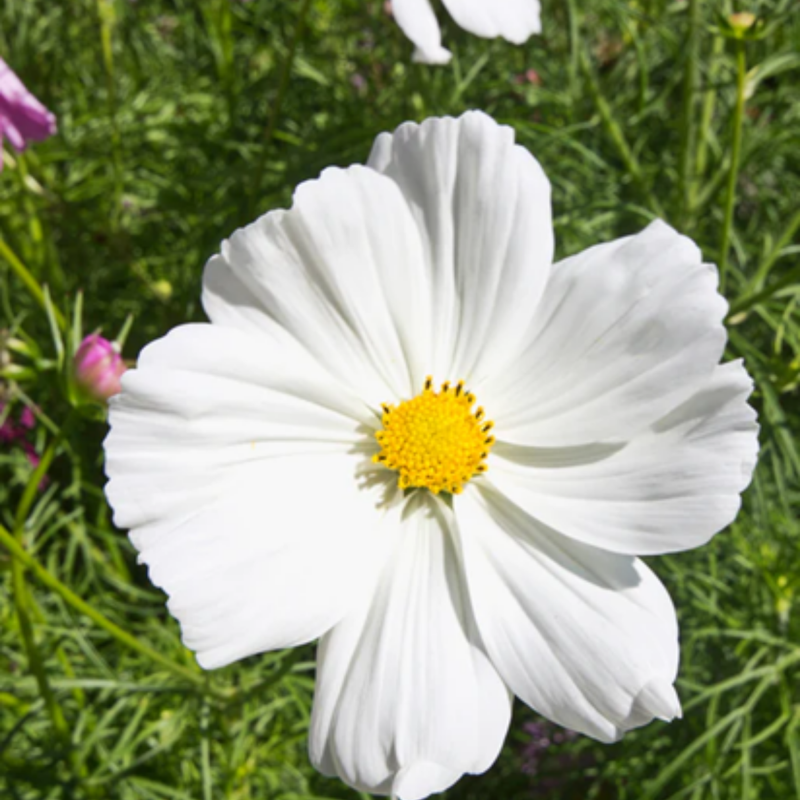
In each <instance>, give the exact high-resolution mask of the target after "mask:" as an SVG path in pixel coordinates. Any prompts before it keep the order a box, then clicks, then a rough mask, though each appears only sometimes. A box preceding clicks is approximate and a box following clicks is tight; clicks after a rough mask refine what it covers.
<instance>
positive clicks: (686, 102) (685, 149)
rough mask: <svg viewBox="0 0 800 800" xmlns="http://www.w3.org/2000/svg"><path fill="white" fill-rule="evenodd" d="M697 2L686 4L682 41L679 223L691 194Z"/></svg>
mask: <svg viewBox="0 0 800 800" xmlns="http://www.w3.org/2000/svg"><path fill="white" fill-rule="evenodd" d="M700 2H701V0H689V31H688V36H687V39H686V64H685V70H684V75H683V104H682V107H681V141H680V151H679V153H680V154H679V157H678V179H679V182H680V183H679V192H680V208H679V219H680V220H681V221H684V220H685V219H686V215H687V214H688V212H689V206H690V202H691V191H692V177H693V176H692V169H693V167H694V165H693V163H692V154H693V151H694V143H695V114H694V105H695V99H696V97H697V74H698V69H697V68H698V63H699V60H700V59H699V42H700Z"/></svg>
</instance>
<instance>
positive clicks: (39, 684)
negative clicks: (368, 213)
mask: <svg viewBox="0 0 800 800" xmlns="http://www.w3.org/2000/svg"><path fill="white" fill-rule="evenodd" d="M490 1H491V0H487V2H490ZM543 2H544V8H543V12H542V18H543V25H544V31H543V35H542V36H540V37H534V38H532V39H531V40H530V42H529V43H528V44H527V45H525V46H522V47H514V46H512V45H509V44H506V43H504V42H500V41H484V40H480V39H477V38H475V37H472V36H469V35H468V34H466V33H464V32H463V31H461V30H459V29H458V28H457V27H456V26H455V25H454V24H452V22H451V21H450V20H449V18H448V17H447V15H446V13H445V12H444V11H443V10H442V9H441V8H439V9H438V13H439V19H440V21H441V22H442V24H443V39H444V43H445V45H446V46H448V47H449V48H451V49H452V50H453V52H454V58H453V61H452V63H451V64H450V65H448V66H445V67H426V66H421V65H415V64H412V63H411V59H410V56H411V51H412V46H411V44H410V43H409V42H408V41H407V40H406V39H405V38H404V37H403V35H402V33H401V32H400V30H399V29H398V27H397V26H396V25H395V24H394V22H393V20H392V19H391V17H390V16H389V14H388V13H387V8H386V7H385V5H384V3H383V0H379V1H376V0H309V1H308V2H307V1H306V0H296V1H295V2H289V1H288V0H251V1H250V2H245V1H244V0H205V1H201V0H196V1H195V2H189V0H138V2H134V1H133V0H61V1H60V2H55V3H54V2H52V0H3V1H2V5H0V56H2V57H3V58H4V59H5V60H6V61H7V62H8V63H9V64H10V65H11V66H12V68H13V69H14V70H15V71H16V72H17V73H18V74H19V75H20V77H21V78H22V79H23V80H24V81H25V83H26V84H27V86H28V87H29V88H30V89H31V91H33V92H34V93H35V94H36V95H37V96H38V97H39V98H40V99H41V100H42V102H44V103H45V104H46V105H47V106H48V107H49V108H50V109H51V110H52V111H54V112H55V113H56V115H57V117H58V124H59V133H58V135H57V136H55V137H53V138H52V139H50V140H48V141H46V142H43V143H40V144H36V145H33V146H32V147H31V148H30V149H29V150H28V151H27V153H26V154H25V155H24V157H22V158H21V157H19V156H18V155H17V154H15V153H13V152H11V151H8V150H7V157H6V159H5V161H6V164H5V169H4V170H3V172H2V173H0V241H1V242H2V250H1V251H0V329H2V333H0V369H1V370H2V371H0V400H1V401H2V402H4V403H5V406H4V411H3V414H4V415H5V417H9V416H15V415H18V414H19V412H20V411H21V409H23V408H24V407H25V406H30V407H34V408H35V409H36V414H37V425H36V427H35V428H34V429H33V431H31V433H30V442H31V444H32V445H33V446H34V447H35V448H36V450H37V452H38V453H39V454H40V455H44V456H45V461H47V459H48V454H49V457H52V463H51V464H50V466H49V468H48V470H47V473H48V474H47V477H46V478H45V479H44V480H43V481H41V483H40V475H38V474H37V475H33V472H32V466H31V464H30V461H29V459H28V458H26V454H25V452H24V451H23V450H22V449H21V448H19V447H16V448H15V447H13V446H10V445H8V444H6V445H4V446H3V449H2V451H0V522H2V525H3V526H4V528H6V529H8V530H9V531H12V532H13V534H14V535H15V536H16V538H17V540H18V541H19V542H21V544H22V547H23V548H24V550H25V551H27V552H28V553H30V554H32V555H33V556H34V557H35V559H36V560H37V564H38V566H37V564H33V563H28V565H27V566H28V567H29V569H28V570H27V574H26V575H23V574H22V570H21V569H19V568H15V570H12V568H11V558H10V557H9V554H8V552H7V550H6V549H5V548H3V547H2V546H0V797H2V798H15V799H16V798H24V799H25V800H28V799H31V800H32V799H33V798H37V799H38V798H121V799H122V800H134V798H152V799H153V800H156V798H158V799H159V800H160V799H161V798H164V799H167V798H169V799H173V798H174V799H175V800H178V799H180V800H188V799H189V798H191V799H192V800H211V799H212V798H231V800H249V799H250V798H252V799H253V800H256V798H257V799H258V800H265V799H266V798H276V799H277V798H280V800H300V799H301V798H303V799H304V800H310V799H311V798H354V797H357V796H359V795H358V793H356V792H353V791H352V790H350V789H348V788H347V787H346V786H344V785H343V784H341V783H340V782H338V781H336V780H330V779H327V778H324V777H322V776H320V775H318V774H316V773H315V772H314V770H313V769H312V768H311V767H310V765H309V764H308V760H307V756H306V734H307V726H308V716H309V707H310V699H311V693H312V689H313V677H314V667H313V648H312V647H307V648H302V649H300V650H298V651H295V652H292V653H274V654H268V655H265V656H261V657H256V658H250V659H247V660H246V661H244V662H242V663H241V664H239V665H236V666H233V667H229V668H225V669H223V670H219V671H217V672H215V673H212V674H210V675H206V674H204V673H201V671H200V670H199V668H197V666H196V665H195V663H194V660H193V657H192V655H191V654H190V653H188V652H187V651H185V650H184V649H183V648H182V646H181V644H180V640H179V636H178V629H177V625H176V624H175V622H174V621H173V620H172V619H171V618H169V617H168V616H167V614H166V613H165V609H164V597H163V595H161V594H160V593H159V592H158V591H157V590H154V589H153V588H152V587H151V586H150V584H149V583H148V581H147V578H146V575H145V573H144V571H143V570H142V569H141V568H139V567H137V566H136V562H135V556H134V553H133V551H132V548H131V546H130V545H129V544H128V542H127V540H126V538H125V536H124V534H123V533H122V532H119V531H117V530H115V529H114V528H113V526H112V524H111V522H110V519H109V512H108V509H107V507H106V505H105V502H104V499H103V495H102V485H103V482H104V478H103V475H102V458H101V450H100V443H101V441H102V437H103V435H104V433H105V427H104V420H103V415H102V413H101V412H100V411H99V410H98V411H97V412H95V413H88V412H86V411H85V410H84V411H81V412H80V413H78V414H77V415H76V414H74V413H70V404H69V392H68V375H67V373H68V366H67V362H68V358H67V356H68V355H69V350H70V347H74V341H72V339H74V336H75V334H74V333H73V332H71V331H70V330H69V327H68V324H67V325H65V326H63V327H61V328H60V327H59V322H58V314H59V313H60V314H63V316H64V317H65V319H66V320H67V323H69V321H70V320H72V318H73V316H74V314H75V313H76V303H78V302H79V301H78V298H79V292H81V291H82V292H83V328H84V331H85V332H89V331H92V330H95V329H97V328H102V331H103V333H104V335H106V336H108V337H109V338H112V337H113V336H114V335H116V334H117V332H118V331H119V330H120V328H121V327H122V326H123V324H124V322H125V320H126V318H127V317H128V315H133V324H132V327H131V329H130V334H129V336H128V338H127V342H126V344H125V351H124V352H125V355H126V357H128V358H131V359H133V358H135V355H136V353H137V352H138V350H139V349H140V348H141V346H143V345H144V344H145V343H146V342H148V341H149V340H151V339H153V338H155V337H157V336H160V335H162V334H163V333H165V332H166V331H167V330H168V329H169V328H170V327H172V326H174V325H176V324H179V323H181V322H184V321H186V320H192V319H202V310H201V308H200V305H199V289H200V276H201V270H202V267H203V265H204V263H205V261H206V259H207V258H208V257H209V256H210V255H211V254H212V253H214V252H215V251H216V250H217V248H218V247H219V243H220V241H221V240H222V239H223V238H224V237H226V236H228V235H229V234H230V233H231V232H232V231H233V230H234V228H236V227H237V226H239V225H242V224H244V223H246V222H249V221H251V220H252V219H253V218H255V217H256V216H257V215H258V214H260V213H263V212H265V211H267V210H269V209H272V208H278V207H284V206H286V205H288V204H289V203H290V202H291V193H292V190H293V188H294V187H295V186H296V185H297V184H298V183H299V182H300V181H302V180H305V179H308V178H313V177H315V176H316V175H318V173H319V172H320V170H321V169H322V168H324V167H326V166H329V165H334V164H338V165H346V164H349V163H353V162H363V161H364V160H365V159H366V156H367V154H368V152H369V148H370V145H371V142H372V140H373V138H374V137H375V135H376V134H377V133H378V132H380V131H383V130H391V129H392V128H394V127H395V126H396V125H398V124H399V123H401V122H403V121H405V120H408V119H416V120H419V119H422V118H424V117H426V116H430V115H442V114H459V113H460V112H462V111H463V110H465V109H468V108H481V109H484V110H485V111H487V112H489V113H490V114H492V115H493V116H494V117H495V118H497V119H498V120H500V121H503V122H506V123H508V124H510V125H512V126H513V127H514V128H515V129H516V133H517V138H518V141H520V142H521V143H522V144H524V145H525V146H526V147H528V148H529V149H530V150H531V151H532V152H533V153H534V154H535V155H536V157H537V158H538V159H539V160H540V161H541V163H542V165H543V166H544V168H545V170H546V172H547V173H548V175H549V177H550V179H551V181H552V183H553V203H554V212H555V228H556V237H557V252H558V255H559V256H564V255H568V254H570V253H573V252H576V251H578V250H581V249H583V248H585V247H587V246H589V245H592V244H595V243H597V242H600V241H603V240H607V239H611V238H614V237H617V236H620V235H624V234H628V233H632V232H635V231H637V230H639V229H641V228H642V227H644V226H645V225H646V223H647V222H648V221H649V220H650V219H652V218H654V217H655V216H662V217H664V218H665V219H667V220H668V221H669V222H670V223H671V224H672V225H674V226H676V227H678V228H679V229H680V230H681V231H683V232H685V233H687V234H688V235H690V236H692V237H693V238H694V239H695V240H696V241H697V242H698V243H699V244H700V246H701V247H702V249H703V252H704V255H705V257H706V258H707V259H708V260H710V261H714V262H716V263H718V264H724V265H725V266H724V272H725V281H724V284H725V285H724V291H725V294H726V295H727V297H728V298H729V301H730V303H731V313H730V315H729V318H728V323H729V328H730V344H729V352H728V356H729V357H744V358H745V359H746V363H747V366H748V369H749V371H750V372H751V374H752V375H753V376H754V378H755V380H756V384H757V388H756V392H755V394H754V397H753V399H752V403H753V404H754V405H755V406H756V408H757V409H758V411H759V416H760V422H761V426H762V432H761V441H762V453H761V460H760V464H759V467H758V470H757V473H756V477H755V480H754V483H753V485H752V486H751V488H750V489H749V490H748V492H747V494H746V496H745V500H744V508H743V511H742V513H741V514H740V516H739V518H738V520H737V522H736V523H735V524H734V525H733V526H732V527H731V529H729V530H728V531H726V532H723V533H722V534H720V535H719V536H717V537H716V538H715V539H714V540H713V541H712V543H711V544H709V545H708V546H707V547H704V548H702V549H700V550H698V551H695V552H691V553H685V554H680V555H675V556H668V557H663V558H658V559H651V560H650V563H651V565H652V566H653V567H654V569H655V570H656V571H657V572H658V574H659V575H660V576H661V577H662V578H663V580H664V581H665V583H666V584H667V585H668V587H669V589H670V591H671V593H672V595H673V598H674V600H675V603H676V605H677V608H678V613H679V617H680V622H681V630H682V665H681V672H680V678H679V681H678V688H679V693H680V695H681V697H682V700H683V704H684V719H683V720H682V721H676V722H674V723H672V724H671V725H665V724H663V723H660V722H656V723H653V724H651V725H650V726H648V727H647V728H645V729H642V730H639V731H635V732H632V733H630V734H629V735H628V736H627V737H626V738H625V739H624V741H622V742H621V743H619V744H616V745H613V746H604V745H600V744H598V743H595V742H593V741H591V740H589V739H586V738H573V737H569V736H567V737H565V736H564V735H563V734H560V733H558V732H557V731H556V729H555V728H552V727H549V726H547V725H546V724H544V723H543V722H542V721H541V720H540V719H538V718H537V717H536V716H535V715H534V714H533V713H532V712H531V711H530V710H528V709H526V708H524V707H522V706H521V705H519V704H518V705H517V708H516V713H515V720H514V723H513V725H512V730H511V733H510V735H509V737H508V741H507V744H506V747H505V749H504V751H503V753H502V755H501V757H500V759H499V761H498V763H497V764H496V765H495V766H494V767H493V768H492V769H491V770H490V771H489V772H488V773H487V774H486V775H483V776H479V777H465V778H464V779H462V781H461V782H460V783H459V784H457V786H456V787H455V788H454V789H452V790H451V791H449V792H448V793H447V797H448V798H453V799H455V798H475V800H477V799H478V798H497V799H498V800H506V798H512V799H514V800H516V798H520V799H521V798H554V799H555V798H559V799H560V800H570V799H573V798H575V799H577V798H581V800H583V799H584V798H608V799H609V800H610V799H612V798H621V799H624V798H630V799H633V798H636V800H656V798H658V799H659V800H661V799H662V798H663V799H664V800H666V799H667V798H671V799H672V800H678V798H686V799H687V800H700V799H701V798H703V799H705V798H708V799H709V800H723V799H727V798H730V799H734V798H736V799H737V800H738V799H743V800H788V799H789V798H800V690H799V689H798V685H797V678H798V674H800V673H799V668H800V624H799V623H798V616H797V597H798V591H799V590H800V559H799V558H798V541H799V539H798V533H799V531H798V528H799V527H800V526H799V524H798V521H797V520H798V507H800V496H799V495H798V478H799V477H800V447H798V436H797V433H798V430H800V428H799V427H798V395H797V385H798V375H799V374H800V310H799V309H798V300H799V299H800V271H799V270H798V257H797V255H798V252H800V236H799V235H798V228H799V227H800V202H799V200H798V198H800V147H799V146H798V145H800V14H797V13H796V12H797V7H796V5H795V3H794V2H789V0H773V1H772V2H766V0H749V2H748V3H746V4H745V3H738V4H736V5H734V4H733V3H730V2H722V1H721V0H674V1H673V2H666V0H638V1H637V0H543ZM734 11H748V12H752V13H754V14H756V15H757V16H758V22H757V23H756V25H754V26H753V27H752V28H751V29H750V30H749V31H748V33H747V35H746V37H745V38H744V39H736V38H735V37H734V36H733V32H732V31H731V30H730V29H729V28H728V26H727V23H726V19H727V17H728V16H729V15H730V14H731V13H732V12H734ZM737 101H738V102H737ZM737 139H738V140H739V144H740V147H739V145H737ZM20 267H22V269H20ZM24 270H27V271H28V272H29V273H30V275H32V276H33V278H34V280H35V282H36V283H37V284H40V285H42V286H46V287H47V291H48V292H49V295H50V297H51V301H50V302H48V301H47V300H46V298H44V300H43V298H42V297H38V298H37V296H36V294H35V292H33V293H32V292H31V291H29V288H30V287H29V286H27V285H26V284H25V282H23V281H22V280H20V277H19V276H20V274H22V272H23V271H24ZM43 306H45V307H43ZM48 309H49V314H48ZM55 309H58V310H55ZM78 310H79V309H78ZM48 317H49V318H50V319H48ZM54 329H55V330H56V331H59V332H58V335H56V336H54V334H53V330H54ZM59 340H63V341H64V343H65V347H66V353H65V354H60V352H59V344H58V342H59ZM9 341H11V343H12V344H9ZM20 343H21V344H20ZM65 424H67V425H68V427H65ZM65 589H66V591H65ZM69 590H71V591H72V592H73V593H74V595H70V594H69ZM75 596H77V598H78V599H79V600H80V599H81V598H82V599H83V600H84V601H85V602H86V604H87V606H86V607H85V608H84V607H81V606H80V604H79V602H75V600H74V597H75ZM20 604H21V613H20V608H17V606H20ZM115 625H116V626H119V627H118V628H117V627H114V626H115ZM126 636H127V637H128V638H127V639H126V638H125V637H126ZM31 653H34V656H33V663H32V662H31V658H32V656H31ZM158 658H160V659H161V660H158ZM558 739H561V740H562V741H558ZM362 796H363V795H362Z"/></svg>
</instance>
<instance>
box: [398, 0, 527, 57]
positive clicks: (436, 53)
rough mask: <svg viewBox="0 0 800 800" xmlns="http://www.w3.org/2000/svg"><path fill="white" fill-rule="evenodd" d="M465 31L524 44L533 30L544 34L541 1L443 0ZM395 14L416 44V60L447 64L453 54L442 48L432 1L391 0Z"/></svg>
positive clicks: (401, 26)
mask: <svg viewBox="0 0 800 800" xmlns="http://www.w3.org/2000/svg"><path fill="white" fill-rule="evenodd" d="M443 2H444V5H445V7H446V8H447V10H448V11H449V12H450V15H451V16H452V17H453V19H454V20H455V21H456V24H457V25H458V26H459V27H461V28H463V29H464V30H465V31H469V32H470V33H474V34H475V35H476V36H482V37H484V38H486V39H493V38H495V37H496V36H500V37H501V38H503V39H505V40H506V41H509V42H511V43H512V44H523V43H524V42H525V41H527V39H528V37H529V36H530V35H531V34H532V33H541V30H542V24H541V21H540V11H541V6H540V5H539V0H443ZM391 3H392V5H391V8H392V14H393V15H394V18H395V19H396V20H397V24H398V25H399V26H400V28H401V29H402V31H403V33H405V35H406V36H408V38H409V39H411V41H412V42H413V43H414V46H415V50H414V61H421V62H423V63H425V64H446V63H447V62H448V61H449V60H450V57H451V53H450V51H449V50H447V49H446V48H444V47H442V33H441V30H440V29H439V23H438V22H437V21H436V14H434V12H433V6H432V5H431V2H430V0H391Z"/></svg>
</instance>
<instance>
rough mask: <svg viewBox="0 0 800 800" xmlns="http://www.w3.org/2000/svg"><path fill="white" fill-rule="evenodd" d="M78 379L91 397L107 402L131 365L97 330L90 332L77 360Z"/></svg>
mask: <svg viewBox="0 0 800 800" xmlns="http://www.w3.org/2000/svg"><path fill="white" fill-rule="evenodd" d="M73 367H74V369H75V383H76V384H77V385H78V387H79V388H80V389H81V391H82V392H83V393H84V394H85V395H86V396H87V397H89V398H90V399H92V400H95V401H97V402H98V403H105V402H106V401H107V400H108V398H109V397H113V396H114V395H115V394H118V393H119V392H120V391H121V389H122V386H121V385H120V382H119V379H120V378H121V377H122V374H123V373H124V372H125V370H126V369H127V367H126V366H125V362H124V361H123V360H122V356H120V354H119V352H118V351H117V349H116V347H115V346H114V345H113V344H112V343H111V342H109V341H108V339H104V338H103V337H102V336H100V335H99V334H97V333H92V334H90V335H89V336H87V337H86V338H85V339H84V340H83V341H82V342H81V346H80V347H79V348H78V351H77V352H76V353H75V358H74V360H73Z"/></svg>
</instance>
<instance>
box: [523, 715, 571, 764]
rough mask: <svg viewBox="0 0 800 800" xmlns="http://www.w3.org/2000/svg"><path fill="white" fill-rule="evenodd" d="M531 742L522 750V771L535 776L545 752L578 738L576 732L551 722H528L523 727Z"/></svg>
mask: <svg viewBox="0 0 800 800" xmlns="http://www.w3.org/2000/svg"><path fill="white" fill-rule="evenodd" d="M523 730H524V731H525V733H527V734H528V736H530V741H529V742H528V743H527V744H526V745H525V747H524V748H523V749H522V759H523V764H522V771H523V772H526V773H528V774H529V775H535V774H536V772H537V771H538V769H539V762H540V761H541V759H542V756H543V755H544V753H545V751H546V750H547V749H548V748H549V747H551V746H552V745H559V744H564V743H565V742H571V741H573V740H574V739H577V738H578V734H577V733H575V731H570V730H567V729H566V728H559V727H557V726H556V725H554V724H553V723H551V722H547V721H546V720H542V721H541V722H527V723H525V725H524V726H523Z"/></svg>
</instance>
